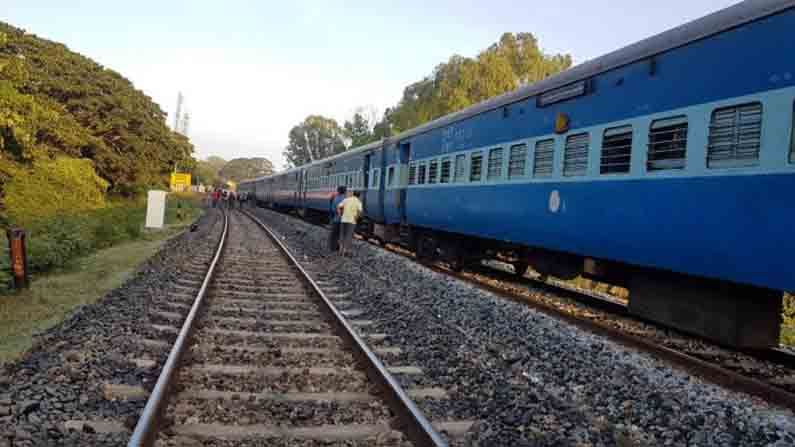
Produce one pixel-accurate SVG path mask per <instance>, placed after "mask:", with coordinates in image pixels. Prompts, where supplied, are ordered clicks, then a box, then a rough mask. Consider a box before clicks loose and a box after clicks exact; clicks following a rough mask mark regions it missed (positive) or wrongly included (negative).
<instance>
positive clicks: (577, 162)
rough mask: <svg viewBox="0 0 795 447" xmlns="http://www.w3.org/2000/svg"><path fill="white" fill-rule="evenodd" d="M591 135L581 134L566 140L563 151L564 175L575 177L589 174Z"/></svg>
mask: <svg viewBox="0 0 795 447" xmlns="http://www.w3.org/2000/svg"><path fill="white" fill-rule="evenodd" d="M589 145H590V135H589V134H587V133H581V134H577V135H571V136H569V137H568V138H566V147H565V148H564V151H563V175H564V176H567V177H573V176H578V175H585V174H586V173H587V172H588V146H589Z"/></svg>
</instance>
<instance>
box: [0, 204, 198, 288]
mask: <svg viewBox="0 0 795 447" xmlns="http://www.w3.org/2000/svg"><path fill="white" fill-rule="evenodd" d="M200 208H201V198H200V196H196V195H184V194H183V195H176V194H169V196H168V202H167V205H166V223H167V224H183V225H184V224H187V223H189V222H191V221H193V219H195V218H196V216H197V215H198V213H199V210H200ZM177 214H179V215H181V218H180V219H177ZM145 218H146V203H145V202H144V201H143V200H126V201H117V202H114V203H112V204H111V205H110V206H107V207H105V208H101V209H95V210H89V211H84V212H82V213H79V214H76V213H60V214H58V215H56V216H55V217H50V218H46V219H45V218H40V219H36V220H30V221H29V222H28V223H27V224H26V225H25V227H24V228H25V230H26V232H27V247H28V268H29V269H30V273H32V274H40V273H45V272H48V271H50V270H53V269H60V268H67V267H69V265H70V264H71V263H73V261H74V260H75V258H77V257H80V256H85V255H87V254H89V253H91V252H93V251H96V250H100V249H103V248H107V247H110V246H113V245H116V244H119V243H122V242H127V241H131V240H135V239H139V238H141V237H143V235H144V232H143V226H144V220H145ZM0 243H2V244H3V245H2V247H0V292H2V291H3V289H5V288H6V286H7V285H8V284H9V282H10V280H11V276H10V274H9V273H8V272H9V269H10V266H9V259H8V241H7V240H6V239H5V232H3V234H2V235H0Z"/></svg>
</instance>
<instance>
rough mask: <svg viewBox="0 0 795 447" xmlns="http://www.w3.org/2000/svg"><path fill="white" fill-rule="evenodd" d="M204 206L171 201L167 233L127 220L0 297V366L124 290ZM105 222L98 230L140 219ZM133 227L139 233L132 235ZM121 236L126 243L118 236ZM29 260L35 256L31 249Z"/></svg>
mask: <svg viewBox="0 0 795 447" xmlns="http://www.w3.org/2000/svg"><path fill="white" fill-rule="evenodd" d="M177 204H179V206H177ZM200 205H201V203H200V200H199V199H195V198H193V197H180V196H174V197H172V196H171V195H169V203H168V208H167V212H166V228H165V229H164V230H162V231H144V230H143V219H144V214H140V220H139V221H123V220H122V224H126V225H127V229H122V230H119V229H117V228H106V229H105V230H107V231H106V232H104V233H100V236H99V237H95V238H93V239H90V240H91V241H92V245H91V247H90V248H89V249H87V250H86V251H85V252H80V251H78V252H75V253H73V255H72V256H70V257H64V258H63V263H62V264H55V265H51V266H50V268H48V269H47V271H46V272H45V273H41V272H38V273H35V274H34V277H33V281H32V284H31V287H30V289H28V290H23V291H19V292H16V293H15V292H12V291H9V290H6V291H5V292H4V293H0V363H3V362H7V361H9V360H13V359H17V358H19V356H20V355H21V354H22V353H24V352H25V351H26V350H28V349H29V348H30V347H31V345H32V342H33V335H34V334H35V333H37V332H41V331H44V330H46V329H49V328H51V327H53V326H55V325H56V324H58V323H59V322H61V321H63V320H64V318H66V316H67V315H68V314H69V313H70V312H71V311H72V310H74V309H75V308H76V307H77V306H80V305H83V304H89V303H94V302H96V301H97V300H99V299H100V298H102V297H103V296H104V295H105V294H106V293H107V292H109V291H110V290H113V289H114V288H116V287H119V286H120V285H121V284H122V283H124V281H125V280H127V279H128V278H129V277H130V275H132V273H134V271H135V269H136V268H137V267H138V266H139V265H140V264H142V263H143V262H144V261H146V259H148V258H149V257H151V256H152V255H153V254H154V253H156V252H157V250H158V249H159V248H160V247H161V245H162V244H163V243H164V242H165V241H166V240H167V239H168V238H170V237H172V236H174V235H175V234H177V233H178V232H180V231H182V230H183V229H184V228H185V227H187V226H188V225H190V224H191V223H192V222H194V221H195V219H196V218H197V217H198V216H199V214H200V213H201V207H200ZM114 214H115V215H114ZM98 215H99V214H92V216H94V217H96V216H98ZM178 215H179V218H178ZM101 216H102V217H101V218H100V219H99V220H98V221H94V224H95V225H98V226H100V225H110V224H114V223H115V222H117V221H116V219H119V216H124V217H130V218H132V217H131V216H138V214H137V211H136V208H132V209H128V210H112V211H109V212H108V214H102V215H101ZM85 218H86V216H83V219H85ZM97 222H99V223H97ZM133 227H135V228H136V230H135V231H134V232H128V229H129V228H133ZM93 228H95V229H96V228H97V226H94V227H93ZM83 229H84V230H85V227H83ZM121 233H123V234H124V237H120V236H119V234H121ZM83 234H86V233H83ZM90 234H97V233H96V232H95V233H90ZM50 240H57V239H56V238H51V239H50ZM0 242H2V243H4V244H5V245H4V246H3V249H2V250H3V251H2V253H0V255H2V256H4V259H3V260H2V261H1V262H0V263H2V264H3V265H2V269H3V270H2V271H3V273H4V275H5V276H0V279H3V280H5V279H10V275H9V274H8V250H7V247H8V244H7V241H6V238H5V234H3V236H2V240H1V241H0ZM28 254H29V256H31V249H30V245H29V249H28Z"/></svg>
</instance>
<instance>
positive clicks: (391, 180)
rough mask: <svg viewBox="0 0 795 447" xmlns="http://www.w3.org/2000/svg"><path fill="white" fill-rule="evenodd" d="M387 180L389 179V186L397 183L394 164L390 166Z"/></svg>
mask: <svg viewBox="0 0 795 447" xmlns="http://www.w3.org/2000/svg"><path fill="white" fill-rule="evenodd" d="M386 180H387V186H392V185H394V184H395V167H394V166H390V167H389V171H387V176H386Z"/></svg>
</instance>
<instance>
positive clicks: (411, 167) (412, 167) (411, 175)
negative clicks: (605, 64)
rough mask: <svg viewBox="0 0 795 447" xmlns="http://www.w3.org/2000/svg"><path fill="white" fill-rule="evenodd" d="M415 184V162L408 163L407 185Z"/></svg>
mask: <svg viewBox="0 0 795 447" xmlns="http://www.w3.org/2000/svg"><path fill="white" fill-rule="evenodd" d="M415 184H417V163H414V162H412V163H411V164H409V185H415Z"/></svg>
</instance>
